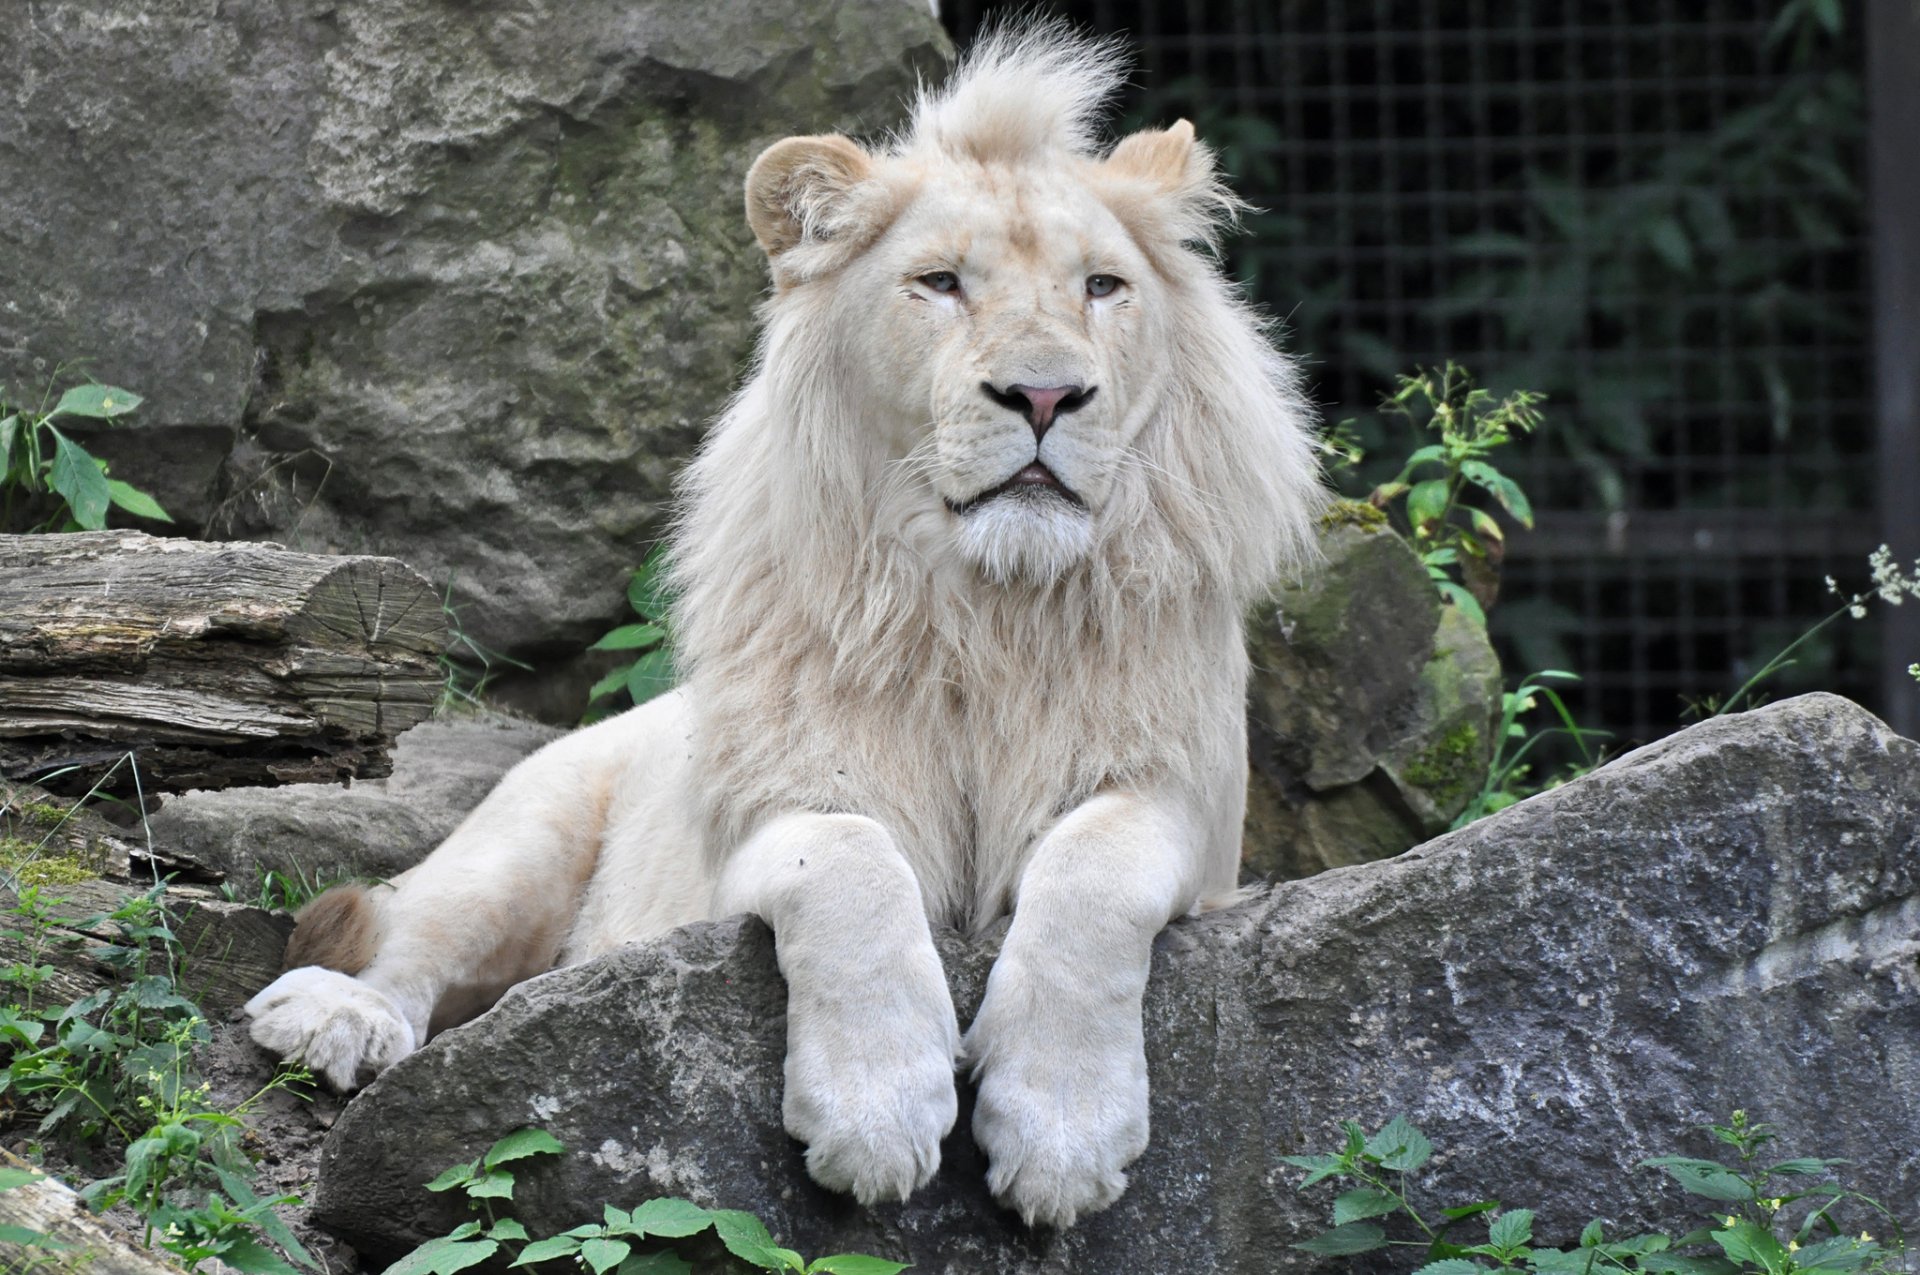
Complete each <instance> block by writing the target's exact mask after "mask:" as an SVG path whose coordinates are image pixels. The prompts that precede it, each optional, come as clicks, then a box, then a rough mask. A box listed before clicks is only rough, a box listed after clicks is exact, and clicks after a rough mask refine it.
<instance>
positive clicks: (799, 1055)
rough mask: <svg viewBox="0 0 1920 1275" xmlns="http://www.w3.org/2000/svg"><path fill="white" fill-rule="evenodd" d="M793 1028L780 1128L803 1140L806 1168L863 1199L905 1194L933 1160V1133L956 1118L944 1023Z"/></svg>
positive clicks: (936, 1138)
mask: <svg viewBox="0 0 1920 1275" xmlns="http://www.w3.org/2000/svg"><path fill="white" fill-rule="evenodd" d="M947 1012H948V1014H949V1015H951V1013H952V1011H951V1010H948V1011H947ZM796 1035H797V1036H798V1037H799V1038H797V1039H796V1038H794V1037H792V1036H790V1038H789V1041H788V1050H787V1070H786V1079H787V1092H786V1102H785V1115H786V1125H787V1132H788V1133H791V1134H792V1135H793V1136H794V1137H795V1138H798V1139H799V1140H800V1141H801V1142H803V1143H805V1144H806V1147H807V1172H808V1173H809V1174H811V1175H812V1177H813V1180H814V1181H816V1182H818V1183H819V1184H820V1185H821V1186H824V1187H827V1188H828V1189H830V1190H834V1191H848V1192H851V1193H852V1194H853V1196H854V1198H855V1199H857V1200H859V1201H860V1202H861V1203H862V1204H873V1203H875V1202H877V1201H880V1200H904V1199H906V1198H907V1196H908V1195H910V1194H912V1192H913V1190H914V1189H915V1188H916V1187H919V1186H921V1185H922V1184H924V1183H925V1182H926V1181H927V1179H929V1178H931V1177H932V1176H933V1174H934V1171H935V1170H936V1169H938V1168H939V1167H940V1140H941V1139H942V1138H944V1137H946V1135H947V1133H948V1131H949V1130H951V1129H952V1128H953V1122H954V1120H955V1119H956V1118H957V1117H958V1115H959V1103H958V1099H957V1098H956V1097H955V1094H954V1083H953V1055H954V1047H953V1032H952V1029H951V1027H947V1028H945V1029H944V1030H942V1027H941V1025H939V1024H928V1025H923V1026H922V1029H921V1030H920V1031H918V1032H913V1031H908V1032H904V1033H900V1034H895V1033H892V1032H889V1031H888V1030H887V1029H886V1028H885V1027H884V1026H869V1027H868V1029H867V1030H865V1031H862V1032H860V1033H858V1034H853V1035H850V1036H848V1037H847V1038H845V1039H840V1040H833V1039H830V1038H828V1035H827V1034H826V1033H817V1034H816V1033H813V1032H804V1033H796Z"/></svg>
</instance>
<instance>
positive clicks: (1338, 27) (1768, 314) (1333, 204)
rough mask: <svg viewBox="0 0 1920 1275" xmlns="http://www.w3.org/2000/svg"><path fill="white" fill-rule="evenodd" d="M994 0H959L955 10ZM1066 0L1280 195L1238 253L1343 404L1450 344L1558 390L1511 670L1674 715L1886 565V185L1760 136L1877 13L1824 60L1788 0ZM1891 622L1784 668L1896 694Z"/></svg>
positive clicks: (1585, 710)
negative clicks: (1875, 254)
mask: <svg viewBox="0 0 1920 1275" xmlns="http://www.w3.org/2000/svg"><path fill="white" fill-rule="evenodd" d="M992 7H994V6H993V5H992V4H991V3H990V2H989V0H959V2H958V3H952V2H950V3H949V5H948V15H947V16H948V20H949V23H950V25H951V27H952V28H953V29H954V32H955V34H956V36H957V37H958V38H960V39H961V40H962V41H964V40H966V39H967V38H968V37H970V35H971V34H972V33H973V31H974V30H975V29H976V28H977V26H978V24H979V22H980V20H981V18H982V17H983V14H984V13H985V11H986V10H988V9H990V8H992ZM1016 7H1019V8H1030V7H1031V6H1029V5H1020V6H1016ZM1043 7H1046V8H1050V9H1053V10H1056V11H1059V12H1062V13H1064V14H1066V15H1067V16H1069V17H1071V18H1073V19H1074V20H1075V21H1077V22H1079V23H1082V24H1084V25H1086V26H1089V27H1091V28H1093V29H1096V30H1100V31H1117V32H1125V33H1127V34H1128V36H1129V37H1130V39H1131V40H1132V41H1133V42H1134V43H1135V44H1136V45H1137V46H1138V47H1139V49H1140V51H1141V69H1140V73H1139V74H1138V75H1137V76H1136V98H1137V101H1136V104H1135V108H1134V109H1136V110H1137V111H1138V112H1139V113H1140V114H1141V115H1142V116H1143V117H1144V118H1148V119H1158V120H1161V121H1164V120H1165V119H1166V118H1167V117H1169V116H1171V115H1172V114H1175V113H1186V114H1191V115H1194V116H1195V117H1196V119H1197V122H1198V123H1199V124H1200V125H1201V129H1202V132H1203V134H1205V135H1208V136H1209V137H1210V138H1213V139H1214V140H1215V141H1216V142H1217V143H1218V142H1220V141H1222V140H1224V142H1225V147H1224V150H1225V157H1226V159H1227V161H1228V163H1229V165H1230V166H1231V167H1234V168H1236V169H1237V170H1239V171H1238V172H1237V185H1238V187H1239V188H1240V190H1241V191H1242V193H1244V194H1245V195H1247V196H1248V197H1249V198H1250V199H1252V200H1253V201H1254V202H1255V203H1257V204H1260V205H1261V206H1263V207H1265V208H1268V209H1271V210H1272V212H1271V213H1270V214H1268V216H1266V217H1265V218H1263V219H1261V221H1260V222H1259V223H1258V224H1257V225H1256V227H1255V229H1256V234H1255V235H1254V236H1253V237H1252V239H1251V240H1250V241H1247V240H1243V241H1242V245H1241V247H1240V249H1239V253H1240V256H1239V257H1238V258H1237V260H1236V263H1235V264H1236V265H1237V266H1238V267H1239V268H1240V269H1241V270H1242V273H1243V274H1245V275H1247V276H1249V277H1250V280H1251V282H1252V284H1253V287H1254V289H1255V291H1256V293H1257V294H1258V295H1259V297H1260V299H1261V300H1262V301H1264V302H1265V303H1266V305H1267V306H1268V307H1269V308H1270V309H1271V310H1273V311H1274V312H1275V313H1277V314H1280V315H1282V316H1284V317H1286V318H1287V320H1288V323H1289V325H1290V326H1291V327H1292V328H1293V330H1294V337H1293V341H1292V344H1293V346H1294V348H1296V349H1298V350H1302V351H1304V352H1305V353H1306V354H1307V356H1308V358H1309V359H1310V360H1311V361H1312V371H1313V374H1314V378H1315V383H1316V386H1317V389H1318V394H1319V397H1320V400H1321V402H1322V403H1323V404H1325V405H1326V406H1327V411H1328V415H1329V417H1330V418H1332V419H1339V418H1341V417H1342V416H1348V415H1354V414H1358V413H1365V412H1366V411H1367V410H1368V409H1369V408H1370V407H1371V405H1372V404H1373V403H1374V402H1376V401H1377V398H1378V395H1379V392H1380V389H1381V388H1382V386H1383V385H1384V384H1386V383H1387V382H1386V377H1387V375H1388V374H1389V373H1390V371H1391V370H1393V369H1394V368H1404V367H1408V366H1410V365H1411V364H1413V363H1414V362H1423V363H1432V362H1435V361H1438V360H1444V359H1447V358H1453V359H1455V360H1458V361H1460V362H1462V363H1464V364H1466V365H1467V366H1469V367H1471V368H1473V369H1474V370H1475V371H1476V372H1478V373H1480V374H1481V375H1482V378H1483V379H1484V380H1486V381H1488V382H1489V383H1491V384H1494V385H1495V386H1503V385H1523V386H1526V387H1529V388H1538V389H1544V390H1546V391H1547V392H1548V393H1549V395H1550V401H1549V403H1548V414H1549V428H1548V431H1546V434H1545V436H1543V437H1541V438H1540V439H1537V440H1534V442H1532V443H1530V444H1528V446H1527V449H1526V454H1525V455H1524V456H1523V457H1521V458H1517V459H1516V460H1515V461H1514V462H1513V463H1512V464H1511V465H1510V466H1509V467H1510V468H1511V469H1512V470H1513V471H1514V472H1515V473H1516V474H1517V476H1519V477H1521V478H1522V479H1523V481H1524V482H1525V483H1526V485H1527V487H1528V489H1529V491H1530V492H1531V493H1532V495H1533V497H1534V501H1535V504H1536V506H1537V507H1539V508H1540V509H1541V511H1542V516H1541V526H1540V530H1539V531H1538V532H1537V533H1536V534H1534V535H1531V536H1529V535H1526V534H1520V535H1517V536H1516V537H1515V538H1514V540H1513V544H1512V556H1511V557H1510V558H1509V560H1508V563H1507V569H1506V578H1505V585H1504V592H1503V602H1502V604H1501V606H1500V608H1499V609H1497V610H1496V611H1495V613H1494V630H1495V634H1496V637H1497V638H1498V639H1499V641H1500V642H1501V645H1502V647H1503V655H1504V656H1505V657H1506V658H1507V660H1508V666H1509V668H1510V669H1513V670H1515V671H1516V672H1519V671H1524V670H1526V669H1530V668H1540V667H1548V666H1552V667H1562V668H1571V669H1575V670H1578V671H1580V672H1581V673H1582V674H1583V675H1584V676H1585V678H1586V682H1585V684H1584V686H1583V687H1582V688H1581V689H1580V691H1579V692H1578V693H1577V694H1576V695H1575V696H1574V699H1575V701H1576V702H1577V703H1578V704H1579V707H1580V712H1581V714H1582V716H1583V717H1584V718H1585V719H1587V720H1589V721H1595V722H1599V723H1602V724H1605V725H1607V726H1608V727H1610V728H1612V729H1613V730H1615V731H1616V732H1617V733H1618V734H1619V735H1620V736H1621V737H1622V739H1623V740H1626V741H1632V740H1640V739H1648V738H1653V737H1655V736H1658V735H1660V734H1664V733H1666V732H1667V731H1669V730H1672V729H1673V728H1675V727H1676V726H1677V725H1679V724H1680V722H1681V718H1680V710H1681V708H1682V706H1683V701H1685V700H1687V699H1690V698H1694V697H1700V696H1705V695H1711V694H1714V693H1716V692H1718V693H1724V692H1726V691H1728V690H1730V689H1732V686H1733V684H1736V683H1737V682H1738V681H1739V680H1740V679H1741V677H1742V676H1743V675H1744V672H1745V671H1747V670H1750V669H1751V668H1752V667H1753V666H1754V663H1755V662H1756V661H1761V660H1764V659H1765V658H1766V657H1767V656H1768V655H1770V654H1771V653H1772V652H1774V651H1775V650H1777V649H1779V648H1780V647H1781V646H1784V645H1785V644H1786V643H1787V642H1788V641H1790V640H1792V638H1793V637H1795V636H1796V635H1797V634H1799V633H1800V632H1801V631H1803V630H1804V629H1805V628H1807V627H1808V626H1809V625H1810V624H1812V623H1813V622H1814V621H1815V620H1817V619H1818V618H1820V617H1821V616H1823V615H1825V614H1827V613H1828V612H1829V611H1831V610H1832V606H1831V602H1832V599H1830V598H1829V597H1828V595H1827V594H1826V592H1825V587H1824V584H1823V580H1824V578H1825V577H1826V576H1828V575H1835V576H1839V577H1841V578H1842V579H1843V580H1850V581H1854V582H1858V581H1859V580H1860V578H1861V576H1862V575H1863V574H1864V566H1865V563H1864V559H1865V556H1866V553H1867V552H1868V550H1869V549H1871V548H1872V547H1873V546H1874V545H1875V544H1876V543H1878V531H1877V524H1876V521H1875V519H1874V516H1873V499H1874V467H1873V462H1872V447H1873V428H1872V413H1873V409H1872V400H1871V397H1870V394H1871V386H1872V377H1871V367H1870V365H1869V353H1868V351H1869V333H1868V322H1867V308H1868V296H1867V288H1866V279H1865V243H1864V234H1865V231H1864V224H1863V213H1862V209H1861V205H1860V201H1859V200H1858V198H1857V197H1856V198H1854V199H1853V200H1851V201H1849V200H1847V199H1845V198H1839V199H1836V198H1835V196H1834V187H1833V182H1834V181H1835V179H1836V172H1826V173H1822V172H1821V171H1819V170H1818V169H1816V168H1813V167H1812V166H1811V165H1809V164H1806V163H1803V162H1802V161H1801V160H1800V159H1799V158H1798V157H1797V156H1795V155H1792V154H1790V153H1789V154H1781V153H1779V152H1780V149H1781V148H1780V146H1779V145H1774V146H1773V147H1772V150H1771V151H1769V150H1768V149H1767V147H1766V146H1765V145H1762V144H1761V143H1763V142H1765V141H1766V139H1764V138H1763V139H1760V142H1755V141H1754V139H1748V140H1747V141H1746V142H1745V143H1741V142H1739V139H1738V136H1737V134H1738V129H1739V127H1740V124H1739V121H1740V120H1741V119H1742V118H1743V113H1744V112H1749V111H1750V110H1752V109H1754V108H1760V109H1767V108H1768V107H1769V104H1772V106H1773V107H1774V108H1775V109H1785V107H1786V104H1787V102H1788V99H1789V97H1790V96H1791V95H1792V94H1795V93H1806V92H1809V91H1811V92H1813V93H1814V94H1816V95H1817V94H1823V93H1824V94H1828V95H1829V97H1830V98H1832V99H1833V100H1827V101H1825V105H1826V106H1828V107H1832V106H1833V101H1835V100H1837V101H1840V102H1842V103H1844V101H1845V84H1844V83H1843V82H1842V81H1845V80H1846V79H1847V78H1848V77H1854V78H1852V79H1851V82H1852V83H1853V84H1854V85H1855V86H1856V88H1857V73H1858V68H1859V66H1860V62H1861V49H1860V45H1859V40H1858V33H1857V32H1848V33H1846V34H1845V35H1844V36H1843V37H1842V39H1841V40H1840V41H1838V42H1834V43H1831V44H1829V45H1827V46H1825V47H1819V48H1812V47H1810V49H1809V50H1808V51H1807V53H1806V55H1805V56H1804V57H1803V58H1801V59H1800V60H1799V61H1795V60H1794V58H1793V57H1792V56H1791V51H1790V50H1783V49H1782V48H1781V47H1779V46H1777V45H1776V46H1769V44H1768V40H1767V36H1768V31H1769V29H1770V27H1771V26H1772V25H1773V23H1774V21H1775V18H1776V15H1777V13H1778V11H1779V4H1778V2H1777V0H1691V2H1688V0H1444V2H1443V0H1191V2H1189V3H1177V2H1163V3H1154V2H1152V0H1147V2H1144V3H1126V4H1122V3H1119V2H1118V0H1062V2H1060V3H1055V4H1052V5H1048V6H1043ZM1835 73H1837V75H1838V77H1839V78H1837V79H1836V78H1832V77H1833V76H1834V74H1835ZM1835 94H1837V95H1838V96H1837V97H1834V96H1833V95H1835ZM1815 105H1816V106H1818V105H1821V102H1818V101H1816V103H1815ZM1839 116H1840V118H1839V123H1838V124H1833V123H1831V122H1830V123H1829V124H1828V125H1827V126H1826V127H1825V129H1824V131H1816V132H1815V133H1813V134H1812V135H1810V136H1809V138H1808V139H1806V140H1807V141H1808V143H1809V144H1808V145H1807V146H1806V148H1805V149H1806V150H1807V151H1809V152H1819V153H1820V154H1821V155H1823V156H1824V158H1825V159H1826V160H1827V161H1830V162H1831V164H1832V165H1833V168H1834V170H1837V177H1838V180H1840V181H1843V182H1844V181H1858V180H1859V179H1858V176H1857V174H1858V173H1859V171H1860V164H1861V154H1862V151H1863V149H1864V142H1865V138H1864V125H1863V123H1862V122H1861V120H1860V118H1859V116H1858V115H1857V114H1856V115H1853V116H1850V117H1849V116H1847V115H1846V112H1845V110H1844V108H1840V109H1839ZM1782 118H1785V117H1782ZM1248 120H1253V121H1260V122H1262V123H1261V124H1260V125H1259V126H1256V127H1248V126H1247V124H1246V121H1248ZM1781 127H1783V126H1782V125H1780V124H1779V123H1778V121H1775V122H1774V124H1773V128H1774V133H1775V135H1776V136H1775V140H1776V141H1777V139H1778V134H1779V132H1780V129H1781ZM1730 138H1731V139H1732V140H1731V141H1729V139H1730ZM1787 145H1788V148H1789V150H1790V149H1791V143H1788V144H1787ZM1756 157H1758V158H1756ZM1636 209H1637V211H1636ZM1809 209H1811V210H1812V212H1809ZM1570 210H1571V215H1570ZM1669 213H1670V214H1671V215H1670V219H1671V220H1672V221H1673V222H1674V223H1675V225H1674V227H1673V228H1671V231H1677V233H1678V236H1679V239H1680V240H1681V241H1683V242H1679V243H1676V241H1675V236H1674V233H1672V232H1671V231H1670V230H1669V229H1668V228H1663V227H1661V226H1660V225H1659V223H1660V221H1661V220H1662V217H1663V216H1666V215H1667V214H1669ZM1636 217H1637V218H1638V220H1635V218H1636ZM1575 267H1578V269H1576V268H1575ZM1582 270H1584V274H1583V273H1581V271H1582ZM1556 324H1564V325H1566V331H1564V332H1562V333H1561V334H1560V339H1559V340H1558V341H1557V342H1547V341H1545V340H1543V338H1542V335H1541V334H1542V333H1543V332H1549V331H1550V330H1552V329H1553V328H1554V327H1555V325H1556ZM1548 347H1550V348H1548ZM1408 446H1410V445H1409V444H1407V443H1406V442H1405V440H1404V439H1403V438H1402V439H1395V440H1393V441H1392V442H1391V443H1389V444H1387V445H1386V447H1385V448H1384V449H1383V450H1385V451H1390V452H1396V453H1398V454H1404V452H1405V451H1406V450H1407V448H1408ZM1875 623H1876V622H1875V621H1874V620H1869V621H1867V622H1864V623H1860V624H1853V623H1851V622H1845V623H1842V624H1840V625H1836V626H1834V627H1833V628H1832V629H1830V630H1829V631H1828V634H1829V638H1830V640H1823V641H1820V642H1817V643H1815V644H1814V646H1813V647H1812V649H1811V650H1809V652H1808V653H1807V657H1808V658H1806V659H1803V661H1802V662H1801V664H1800V665H1799V666H1798V667H1797V668H1796V669H1794V670H1791V671H1790V674H1789V675H1788V676H1787V677H1786V678H1784V679H1782V680H1781V681H1780V682H1779V683H1778V684H1777V687H1776V693H1780V692H1784V691H1787V690H1793V689H1802V688H1811V687H1820V688H1825V689H1831V690H1836V691H1840V692H1842V693H1844V694H1848V695H1851V696H1854V697H1856V698H1859V699H1861V700H1862V701H1864V702H1866V703H1868V704H1870V705H1871V704H1872V703H1873V702H1874V700H1875V697H1876V695H1877V694H1878V692H1879V689H1880V688H1879V687H1878V685H1877V684H1876V670H1875V650H1874V646H1875V644H1874V641H1873V636H1874V632H1873V630H1874V625H1875Z"/></svg>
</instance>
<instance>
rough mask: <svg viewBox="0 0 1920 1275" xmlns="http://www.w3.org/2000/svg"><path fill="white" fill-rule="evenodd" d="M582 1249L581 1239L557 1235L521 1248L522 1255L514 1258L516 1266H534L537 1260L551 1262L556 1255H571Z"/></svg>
mask: <svg viewBox="0 0 1920 1275" xmlns="http://www.w3.org/2000/svg"><path fill="white" fill-rule="evenodd" d="M579 1251H580V1241H579V1240H576V1239H574V1238H573V1237H572V1236H571V1235H555V1236H553V1237H552V1238H550V1239H544V1240H535V1241H534V1242H533V1243H531V1244H529V1245H527V1246H526V1247H525V1248H523V1249H521V1250H520V1256H519V1257H517V1258H515V1259H514V1262H513V1264H514V1265H515V1266H532V1265H533V1264H534V1263H535V1262H550V1261H552V1260H553V1259H554V1258H556V1257H571V1256H573V1255H574V1254H575V1253H578V1252H579Z"/></svg>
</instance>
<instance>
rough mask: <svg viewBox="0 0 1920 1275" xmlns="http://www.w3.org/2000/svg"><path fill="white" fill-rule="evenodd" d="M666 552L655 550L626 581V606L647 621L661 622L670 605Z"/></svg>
mask: <svg viewBox="0 0 1920 1275" xmlns="http://www.w3.org/2000/svg"><path fill="white" fill-rule="evenodd" d="M667 573H668V566H667V551H666V550H665V549H664V548H660V549H655V550H654V551H653V552H652V553H649V554H648V555H647V560H646V561H645V562H643V563H641V564H640V569H639V570H638V571H636V572H634V573H633V578H632V579H631V580H629V581H627V605H629V606H631V607H632V608H633V610H634V614H636V615H639V616H641V617H643V618H645V619H648V620H663V619H665V618H666V615H667V610H668V608H669V606H670V604H671V601H672V599H671V597H670V596H669V595H668V593H667Z"/></svg>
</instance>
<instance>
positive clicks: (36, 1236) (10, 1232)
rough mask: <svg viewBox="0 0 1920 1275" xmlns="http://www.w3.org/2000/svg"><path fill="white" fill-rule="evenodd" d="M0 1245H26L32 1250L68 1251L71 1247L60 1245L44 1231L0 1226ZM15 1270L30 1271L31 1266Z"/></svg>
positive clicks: (23, 1227)
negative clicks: (30, 1246)
mask: <svg viewBox="0 0 1920 1275" xmlns="http://www.w3.org/2000/svg"><path fill="white" fill-rule="evenodd" d="M0 1244H27V1245H32V1246H33V1247H34V1248H57V1249H69V1248H72V1247H73V1245H71V1244H65V1243H62V1242H61V1241H59V1240H56V1239H54V1238H53V1237H52V1236H51V1235H48V1234H47V1233H46V1232H44V1231H36V1230H34V1229H33V1228H32V1227H31V1226H0ZM12 1269H15V1270H31V1269H33V1268H32V1267H31V1266H19V1267H14V1268H12Z"/></svg>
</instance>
